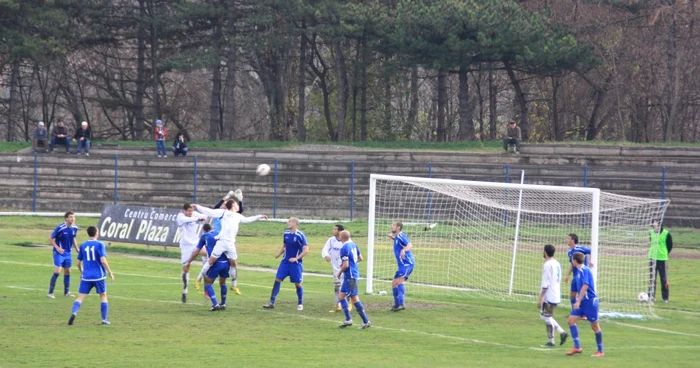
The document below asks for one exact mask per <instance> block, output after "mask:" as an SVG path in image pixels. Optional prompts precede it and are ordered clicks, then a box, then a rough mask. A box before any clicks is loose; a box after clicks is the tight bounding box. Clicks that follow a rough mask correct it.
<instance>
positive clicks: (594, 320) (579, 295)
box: [566, 253, 605, 357]
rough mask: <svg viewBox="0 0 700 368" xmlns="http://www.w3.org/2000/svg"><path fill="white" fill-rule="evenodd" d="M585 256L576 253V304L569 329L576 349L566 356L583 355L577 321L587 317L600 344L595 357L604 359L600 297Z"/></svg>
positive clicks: (597, 342) (570, 317)
mask: <svg viewBox="0 0 700 368" xmlns="http://www.w3.org/2000/svg"><path fill="white" fill-rule="evenodd" d="M584 262H585V256H584V255H583V253H574V267H576V268H577V269H578V272H577V273H576V277H575V279H574V282H575V283H576V301H575V302H574V310H573V311H571V314H570V315H569V329H570V330H571V339H572V340H574V347H573V349H571V350H570V351H569V352H568V353H566V355H574V354H581V352H582V351H583V349H581V344H580V343H579V340H578V327H577V326H576V321H578V320H579V319H582V318H583V317H586V318H587V319H588V322H590V323H591V328H592V329H593V332H594V333H595V341H596V344H598V351H596V352H595V354H593V356H594V357H603V356H605V354H604V353H603V331H601V330H600V323H599V321H598V309H599V302H598V295H597V294H596V292H595V284H594V282H593V274H592V273H591V269H590V268H588V267H586V266H585V265H584V264H583V263H584Z"/></svg>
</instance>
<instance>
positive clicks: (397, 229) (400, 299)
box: [389, 221, 415, 312]
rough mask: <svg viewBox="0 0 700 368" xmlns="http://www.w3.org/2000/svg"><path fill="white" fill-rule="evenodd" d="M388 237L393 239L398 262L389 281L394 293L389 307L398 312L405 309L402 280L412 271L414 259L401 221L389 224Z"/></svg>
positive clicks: (406, 278)
mask: <svg viewBox="0 0 700 368" xmlns="http://www.w3.org/2000/svg"><path fill="white" fill-rule="evenodd" d="M389 238H391V239H393V240H394V256H396V263H398V269H397V270H396V274H395V275H394V280H393V281H392V282H391V289H392V292H393V293H394V306H392V307H391V310H392V311H393V312H398V311H402V310H404V309H406V307H404V295H405V294H406V286H405V285H404V282H406V280H408V277H409V276H410V275H411V272H413V267H414V266H415V261H414V260H413V253H412V252H411V249H412V248H413V245H412V244H411V241H410V240H408V236H406V233H404V232H403V224H402V223H401V222H399V221H395V222H394V223H392V224H391V233H390V234H389Z"/></svg>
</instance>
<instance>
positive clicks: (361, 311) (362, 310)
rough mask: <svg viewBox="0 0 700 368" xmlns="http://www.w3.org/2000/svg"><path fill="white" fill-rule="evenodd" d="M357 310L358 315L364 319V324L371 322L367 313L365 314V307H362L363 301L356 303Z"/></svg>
mask: <svg viewBox="0 0 700 368" xmlns="http://www.w3.org/2000/svg"><path fill="white" fill-rule="evenodd" d="M355 309H356V310H357V314H359V315H360V318H362V322H364V323H367V322H369V319H367V313H365V306H364V305H362V302H361V301H359V300H358V301H357V303H355Z"/></svg>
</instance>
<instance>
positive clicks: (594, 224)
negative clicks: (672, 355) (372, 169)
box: [365, 174, 600, 294]
mask: <svg viewBox="0 0 700 368" xmlns="http://www.w3.org/2000/svg"><path fill="white" fill-rule="evenodd" d="M377 180H386V181H412V182H418V183H438V184H456V185H473V186H480V187H490V188H500V189H513V190H520V191H522V190H527V189H533V190H550V191H556V192H570V193H588V194H591V201H592V202H591V222H590V229H591V258H590V262H591V263H593V264H594V265H595V266H596V267H592V268H591V273H592V274H593V280H594V282H596V281H597V271H596V270H597V268H598V266H599V260H598V238H599V219H600V189H598V188H587V187H586V188H582V187H568V186H554V185H534V184H510V183H495V182H483V181H470V180H455V179H434V178H421V177H413V176H398V175H383V174H370V177H369V213H368V216H367V222H368V228H367V280H366V283H365V292H366V293H367V294H372V292H373V290H374V239H375V230H376V229H375V228H374V222H375V211H376V201H377ZM519 214H520V209H518V215H519ZM518 217H519V216H518ZM397 220H399V219H397ZM516 251H517V239H516V241H515V242H514V244H513V252H516ZM514 272H515V257H513V261H512V264H511V275H510V278H511V280H512V279H513V273H514Z"/></svg>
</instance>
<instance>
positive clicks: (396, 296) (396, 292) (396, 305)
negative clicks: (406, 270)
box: [391, 288, 399, 307]
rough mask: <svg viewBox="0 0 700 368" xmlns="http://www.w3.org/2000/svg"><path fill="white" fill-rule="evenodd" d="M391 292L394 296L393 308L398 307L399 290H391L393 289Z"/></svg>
mask: <svg viewBox="0 0 700 368" xmlns="http://www.w3.org/2000/svg"><path fill="white" fill-rule="evenodd" d="M391 292H392V293H393V294H394V306H395V307H398V306H399V289H398V288H393V289H391Z"/></svg>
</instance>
